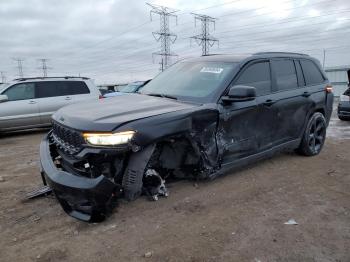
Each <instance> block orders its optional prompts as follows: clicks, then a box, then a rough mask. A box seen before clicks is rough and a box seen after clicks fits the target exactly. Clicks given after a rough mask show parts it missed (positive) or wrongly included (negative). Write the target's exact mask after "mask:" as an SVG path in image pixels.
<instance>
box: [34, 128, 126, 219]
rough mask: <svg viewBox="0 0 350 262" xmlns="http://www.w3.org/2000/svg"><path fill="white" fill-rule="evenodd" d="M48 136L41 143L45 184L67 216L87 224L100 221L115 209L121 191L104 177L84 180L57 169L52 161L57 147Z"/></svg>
mask: <svg viewBox="0 0 350 262" xmlns="http://www.w3.org/2000/svg"><path fill="white" fill-rule="evenodd" d="M48 137H49V134H48V135H47V136H45V137H44V139H43V140H42V142H41V144H40V162H41V167H42V174H43V180H44V184H45V183H47V184H48V185H49V186H50V188H51V189H52V190H53V192H54V194H55V196H56V198H57V200H58V201H59V203H60V204H61V206H62V208H63V209H64V211H65V212H66V213H67V214H68V215H70V216H72V217H74V218H77V219H79V220H83V221H86V222H100V221H103V220H104V219H105V217H106V216H107V215H108V213H109V212H110V211H111V209H112V208H113V207H114V205H115V203H116V201H115V200H116V197H117V194H118V193H119V192H120V188H118V186H117V185H116V184H114V183H113V182H112V181H110V180H109V179H107V178H106V177H105V176H103V175H101V176H99V177H96V178H87V177H82V176H79V175H75V174H71V173H68V172H66V171H63V170H61V169H59V168H57V167H56V165H55V164H54V160H53V159H52V153H53V151H54V150H56V148H55V146H54V145H51V144H50V142H49V139H48Z"/></svg>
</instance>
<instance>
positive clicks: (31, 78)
mask: <svg viewBox="0 0 350 262" xmlns="http://www.w3.org/2000/svg"><path fill="white" fill-rule="evenodd" d="M54 78H64V79H73V78H80V79H84V80H88V79H90V78H88V77H83V76H51V77H42V76H37V77H21V78H16V79H13V80H15V81H26V80H35V79H54Z"/></svg>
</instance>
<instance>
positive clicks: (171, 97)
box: [145, 93, 177, 100]
mask: <svg viewBox="0 0 350 262" xmlns="http://www.w3.org/2000/svg"><path fill="white" fill-rule="evenodd" d="M145 95H148V96H157V97H165V98H169V99H174V100H177V97H176V96H171V95H166V94H158V93H148V94H145Z"/></svg>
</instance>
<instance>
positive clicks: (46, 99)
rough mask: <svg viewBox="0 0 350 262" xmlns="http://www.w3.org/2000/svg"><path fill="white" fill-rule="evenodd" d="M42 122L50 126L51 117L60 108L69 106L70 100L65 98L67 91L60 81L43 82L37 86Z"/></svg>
mask: <svg viewBox="0 0 350 262" xmlns="http://www.w3.org/2000/svg"><path fill="white" fill-rule="evenodd" d="M35 85H36V92H37V97H38V105H39V111H40V121H41V123H42V124H49V123H50V122H51V116H52V114H53V113H54V112H56V111H57V110H58V109H59V108H61V107H63V106H65V105H68V104H69V102H70V100H69V99H68V98H66V96H65V90H64V88H63V86H62V84H61V82H60V81H41V82H37V83H36V84H35Z"/></svg>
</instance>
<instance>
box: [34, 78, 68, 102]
mask: <svg viewBox="0 0 350 262" xmlns="http://www.w3.org/2000/svg"><path fill="white" fill-rule="evenodd" d="M35 85H36V92H37V97H38V98H44V97H55V96H64V92H63V89H62V86H61V85H59V82H56V81H46V82H37V83H36V84H35Z"/></svg>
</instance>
